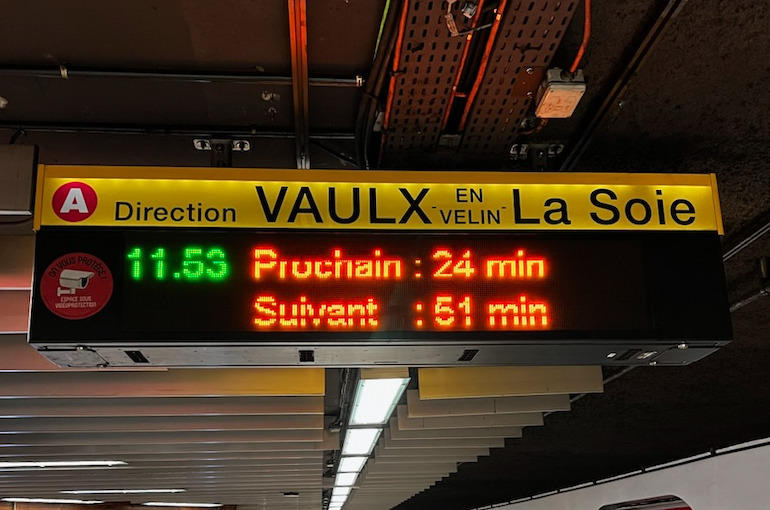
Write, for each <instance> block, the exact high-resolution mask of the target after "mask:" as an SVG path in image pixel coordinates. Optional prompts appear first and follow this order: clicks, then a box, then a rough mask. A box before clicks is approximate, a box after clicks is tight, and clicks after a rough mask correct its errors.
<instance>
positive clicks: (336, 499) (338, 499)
mask: <svg viewBox="0 0 770 510" xmlns="http://www.w3.org/2000/svg"><path fill="white" fill-rule="evenodd" d="M347 500H348V497H347V496H332V499H331V504H332V505H339V506H342V505H343V504H344V503H345V501H347Z"/></svg>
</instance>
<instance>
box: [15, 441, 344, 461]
mask: <svg viewBox="0 0 770 510" xmlns="http://www.w3.org/2000/svg"><path fill="white" fill-rule="evenodd" d="M338 448H339V439H337V438H336V437H331V436H329V437H327V438H325V439H324V441H323V442H280V443H177V444H138V445H127V444H118V445H101V446H99V447H98V448H97V447H96V446H95V445H69V446H49V445H28V446H4V447H2V450H0V458H2V457H4V456H11V455H14V454H19V453H21V454H24V455H26V456H38V457H43V458H46V457H48V456H57V455H68V456H72V455H80V454H81V453H82V454H87V453H89V452H90V453H102V454H104V455H113V456H114V455H123V454H127V455H130V454H134V453H138V452H140V453H145V454H148V455H152V454H153V453H154V454H156V455H157V454H164V455H165V454H169V453H171V454H174V453H191V452H197V453H218V452H230V453H236V452H284V451H285V452H308V451H310V452H312V451H323V450H335V449H338Z"/></svg>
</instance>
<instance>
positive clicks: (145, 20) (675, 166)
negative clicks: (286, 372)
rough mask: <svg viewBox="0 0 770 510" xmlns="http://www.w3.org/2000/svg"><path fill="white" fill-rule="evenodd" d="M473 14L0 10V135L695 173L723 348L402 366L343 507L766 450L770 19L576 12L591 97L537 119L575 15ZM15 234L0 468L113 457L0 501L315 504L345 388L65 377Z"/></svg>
mask: <svg viewBox="0 0 770 510" xmlns="http://www.w3.org/2000/svg"><path fill="white" fill-rule="evenodd" d="M475 4H476V7H477V9H476V12H475V13H474V12H470V11H468V12H467V15H466V14H463V9H465V8H466V4H465V3H463V2H447V1H439V0H433V1H431V0H404V1H397V0H389V1H385V0H377V1H372V0H366V1H364V0H323V1H312V2H307V1H306V0H287V2H280V1H267V0H253V1H244V0H223V1H221V2H217V3H216V4H215V5H212V4H211V2H203V1H199V0H187V1H181V2H155V1H152V0H140V1H133V2H109V3H105V2H98V1H92V0H88V1H80V2H73V1H62V2H56V3H51V2H45V1H42V0H30V1H27V2H11V1H0V12H3V16H2V18H3V19H2V21H0V24H2V26H3V30H0V97H2V98H3V100H1V101H0V137H5V138H4V139H3V138H0V140H1V141H2V142H3V143H6V142H8V143H10V144H17V145H36V146H37V147H38V148H39V161H40V162H41V163H50V164H54V163H59V164H120V165H158V166H162V165H169V166H185V165H186V166H209V165H211V164H215V165H216V164H222V165H227V164H231V165H232V166H235V167H250V168H257V167H261V168H312V169H316V168H318V169H321V168H349V169H350V168H356V169H361V170H362V171H364V170H365V169H369V168H377V167H379V168H385V169H425V170H441V169H459V170H468V171H473V170H504V171H524V170H539V169H552V170H555V169H562V170H565V171H569V170H583V171H628V172H650V171H660V172H683V173H687V172H715V173H716V174H717V177H718V180H719V184H720V191H721V196H722V209H723V215H724V220H725V229H726V232H727V236H726V237H725V239H724V246H725V261H726V274H727V279H728V283H729V286H730V297H731V301H732V303H733V311H734V313H733V319H734V330H735V340H734V342H733V343H732V344H731V345H729V346H728V347H726V348H724V349H722V350H721V351H720V352H718V353H716V354H714V355H713V356H711V357H709V358H706V359H705V360H702V361H700V362H698V363H696V364H694V365H692V366H688V367H682V368H666V369H662V368H656V369H653V368H640V369H635V370H633V371H628V370H623V371H618V370H617V369H612V370H610V369H607V368H605V369H604V370H603V372H602V376H603V377H601V376H600V379H602V378H603V380H604V383H603V385H601V386H603V392H602V393H599V392H598V390H599V389H602V388H598V389H597V388H596V386H595V384H594V386H593V389H592V390H591V391H588V390H590V389H591V388H588V389H587V388H586V387H585V386H584V385H580V384H577V385H574V386H565V387H563V388H562V389H561V390H560V391H557V392H550V393H551V394H548V395H544V393H549V392H547V391H545V390H544V389H542V388H540V389H537V388H534V389H533V388H530V389H529V390H528V391H529V392H520V393H517V394H511V395H509V396H506V397H497V398H492V397H488V398H473V399H445V400H428V399H420V393H419V392H420V389H421V388H420V381H419V377H418V376H417V373H416V371H414V370H413V372H415V373H414V375H415V377H414V378H413V382H412V385H411V386H410V389H409V390H408V391H407V393H406V396H405V398H404V399H403V401H402V402H401V405H400V406H399V407H398V408H397V411H396V414H395V416H394V417H393V418H392V420H391V422H390V423H389V426H388V429H387V432H386V434H385V435H384V437H383V438H382V439H381V440H380V443H379V444H378V446H377V448H376V451H375V457H374V462H372V463H371V464H370V465H369V466H368V467H367V469H366V472H365V473H364V475H362V480H361V481H360V483H359V488H358V489H356V491H354V494H353V496H352V497H351V500H350V502H349V503H348V506H349V507H350V508H356V509H359V508H361V509H363V508H367V509H368V508H382V509H386V508H399V509H400V510H410V509H412V508H442V509H447V510H453V509H457V510H466V509H470V508H476V507H481V506H484V505H490V504H496V503H501V502H505V501H510V500H514V499H518V498H525V497H530V496H534V495H537V494H541V493H545V492H549V491H554V490H558V489H561V488H565V487H570V486H574V485H577V484H581V483H590V482H593V481H595V480H598V479H602V478H606V477H611V476H615V475H618V474H622V473H625V472H629V471H633V470H636V469H641V468H645V467H649V466H653V465H656V464H660V463H664V462H668V461H671V460H674V459H677V458H682V457H687V456H690V455H694V454H699V453H703V452H706V451H708V450H709V449H712V448H716V447H722V446H727V445H730V444H735V443H739V442H744V441H749V440H754V439H759V438H763V437H767V436H768V435H769V434H770V418H768V417H767V416H766V413H762V412H761V409H764V408H766V407H767V406H768V405H770V387H768V385H767V384H766V373H767V371H768V370H770V347H768V345H767V342H766V341H765V340H766V338H767V337H768V335H770V310H768V302H767V300H765V299H763V296H764V295H766V294H767V289H768V288H770V287H769V286H768V282H767V275H763V274H762V273H761V272H760V271H759V270H758V269H757V261H758V260H759V259H761V258H762V257H763V256H765V255H767V254H768V250H769V249H770V240H768V237H767V236H765V235H764V234H765V233H766V232H767V231H768V225H770V206H768V204H770V172H768V171H767V162H768V161H770V149H768V147H770V124H769V123H768V116H767V113H766V112H767V111H770V93H768V92H767V91H766V90H765V89H766V87H765V86H764V84H765V83H767V81H768V80H770V68H767V66H766V65H763V64H762V62H763V59H764V60H766V58H767V57H768V56H770V31H768V30H767V20H768V10H767V7H766V6H764V5H760V4H757V3H755V2H748V1H740V2H730V3H724V2H717V1H707V2H701V3H692V2H690V3H687V2H685V1H680V0H670V1H663V0H646V1H643V2H635V1H630V0H629V1H621V2H601V3H599V2H597V3H594V5H593V6H592V10H591V40H590V45H589V46H588V49H587V51H586V54H585V57H584V59H583V63H582V64H581V68H582V69H583V71H584V74H585V77H586V82H587V91H586V94H585V96H584V97H583V99H582V100H581V102H580V104H579V105H578V108H577V110H576V111H575V114H574V115H573V116H572V117H571V118H568V119H554V120H550V121H549V122H548V123H545V122H543V121H541V120H538V119H537V118H536V117H535V116H534V107H535V102H536V98H537V89H538V87H539V85H540V83H541V82H542V80H543V78H544V76H545V75H546V71H547V70H548V69H549V68H552V67H559V68H562V69H568V68H569V67H570V65H571V64H572V62H573V61H574V58H575V55H576V53H577V52H578V48H579V46H580V43H581V41H582V40H583V34H584V31H585V21H586V20H585V15H584V5H585V4H584V3H583V2H576V1H571V0H563V1H561V2H556V1H552V0H538V1H532V2H528V1H512V0H498V1H494V0H483V1H481V0H479V1H478V2H476V3H475ZM447 13H449V14H450V17H451V19H452V22H453V23H454V29H456V31H457V35H453V27H452V24H451V23H450V24H448V23H447V17H446V14H447ZM738 28H739V29H738ZM194 140H205V141H206V142H207V143H208V144H209V145H208V146H207V147H208V148H209V149H214V151H208V150H199V149H202V148H206V146H205V145H201V144H200V143H197V144H196V142H194ZM238 141H242V142H248V147H249V150H244V148H245V147H246V146H245V145H244V146H238V145H236V144H235V143H234V142H238ZM231 144H232V145H231ZM218 146H221V147H222V152H223V154H216V148H217V147H218ZM234 148H235V149H234ZM212 154H213V156H212ZM2 171H3V169H0V172H2ZM287 171H288V170H287ZM0 181H2V179H0ZM3 191H4V192H5V193H6V194H7V193H8V190H3ZM11 193H12V194H13V193H14V190H11ZM2 196H4V195H3V193H0V197H2ZM30 233H31V232H30V227H29V225H27V224H16V225H10V224H0V236H1V238H0V241H1V242H0V260H1V261H2V265H0V309H2V313H0V331H1V332H2V333H9V334H3V335H0V371H2V373H0V438H2V441H0V462H3V461H10V460H18V459H28V460H31V459H34V460H45V459H48V458H51V457H56V458H60V459H65V458H70V459H71V458H75V457H77V458H92V459H95V458H97V457H98V458H102V457H105V456H111V457H113V456H114V457H119V459H118V460H125V461H127V462H128V463H129V464H128V465H127V466H115V467H112V468H105V469H102V470H100V471H91V470H89V471H84V470H68V471H63V470H52V471H45V472H37V471H24V470H15V471H9V470H0V497H6V496H11V495H27V496H30V495H43V494H45V495H55V494H57V493H59V491H61V490H69V489H77V488H102V489H104V488H113V489H120V488H130V487H134V488H141V487H144V486H147V485H148V484H152V485H153V486H154V487H156V488H162V487H167V488H175V487H171V486H172V485H174V486H182V485H183V486H184V488H186V489H187V490H188V491H189V492H188V493H186V499H187V501H191V498H193V496H194V497H195V498H196V499H203V500H207V501H215V502H219V503H224V504H228V505H237V506H239V507H245V508H246V509H247V510H257V509H259V510H262V509H269V508H287V509H320V508H323V507H324V503H325V502H324V495H328V489H329V488H330V487H331V485H332V484H333V478H332V477H331V475H332V474H333V471H334V466H335V462H336V461H337V458H338V457H337V455H338V454H337V453H336V452H337V451H338V449H339V447H340V444H339V434H338V433H337V432H335V430H338V428H337V426H336V425H335V423H336V422H337V421H338V420H339V419H340V417H341V416H342V415H344V413H346V412H347V409H348V407H349V405H350V402H349V398H350V395H349V386H348V385H349V379H350V372H349V371H345V370H338V369H327V370H321V371H320V375H319V376H318V377H320V380H321V382H319V380H318V379H316V380H315V385H311V384H308V385H307V386H304V387H303V386H302V385H300V384H295V389H294V391H292V392H286V391H283V392H278V393H276V392H273V393H270V391H271V386H270V380H271V378H270V377H269V376H267V375H266V374H267V372H264V371H263V370H265V369H247V368H237V369H223V368H214V369H211V370H173V371H149V372H141V371H105V370H101V371H89V372H68V371H60V370H58V369H57V367H54V366H53V365H50V364H49V363H48V362H46V361H45V360H43V359H42V358H40V357H39V356H37V354H36V353H34V351H32V350H31V349H29V348H28V347H27V346H26V345H25V344H24V339H23V334H24V332H25V331H26V327H27V326H26V314H27V305H28V303H29V293H30V291H31V288H32V282H31V263H32V250H33V243H32V242H31V241H32V237H31V236H30V235H29V234H30ZM560 379H562V377H561V376H559V375H556V376H554V377H553V379H552V380H560ZM319 385H320V386H319ZM567 410H569V412H566V411H567ZM557 411H559V412H557ZM86 486H90V487H86ZM33 493H34V494H33ZM171 496H173V495H166V498H167V499H171ZM651 496H654V495H651ZM105 499H108V500H109V501H112V502H116V503H120V504H122V503H126V504H127V502H128V501H129V500H130V501H131V502H133V503H139V502H141V501H144V500H146V499H139V498H138V497H136V496H134V495H131V496H130V497H129V496H127V495H114V496H110V497H109V498H105ZM155 499H157V498H155Z"/></svg>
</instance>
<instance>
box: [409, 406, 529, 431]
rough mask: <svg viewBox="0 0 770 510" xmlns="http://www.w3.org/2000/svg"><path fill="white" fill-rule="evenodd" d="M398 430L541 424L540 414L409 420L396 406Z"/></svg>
mask: <svg viewBox="0 0 770 510" xmlns="http://www.w3.org/2000/svg"><path fill="white" fill-rule="evenodd" d="M397 414H398V428H399V429H400V430H421V429H461V428H474V427H480V428H488V427H527V426H537V425H542V424H543V415H542V413H516V414H485V415H481V416H447V417H439V418H409V417H408V416H407V413H406V406H398V408H397Z"/></svg>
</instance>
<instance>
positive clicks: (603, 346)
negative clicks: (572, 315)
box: [0, 341, 698, 398]
mask: <svg viewBox="0 0 770 510" xmlns="http://www.w3.org/2000/svg"><path fill="white" fill-rule="evenodd" d="M691 344H692V342H691ZM35 346H36V347H38V348H40V347H43V346H44V344H36V345H35ZM629 346H633V347H634V348H639V349H649V350H656V351H658V352H661V351H663V350H665V349H667V348H671V347H676V345H675V344H673V343H672V342H670V341H667V342H661V343H657V344H656V343H654V342H649V341H647V342H645V343H644V344H639V343H637V342H634V343H633V344H630V343H629V342H627V341H618V342H612V341H596V343H575V342H572V343H570V342H565V343H555V342H552V343H549V344H518V345H500V344H484V343H483V342H475V343H472V344H470V343H465V344H432V345H414V344H407V345H399V344H390V345H371V344H360V345H354V344H345V345H344V347H345V348H344V349H343V348H341V347H342V346H341V345H339V344H338V345H311V344H307V345H303V346H302V347H301V349H312V350H313V351H314V353H315V361H314V362H313V363H312V364H310V363H303V362H300V361H299V356H298V351H299V349H300V348H299V347H296V346H293V347H290V346H276V345H259V346H258V347H259V348H255V347H257V346H256V345H248V346H231V345H209V346H205V347H204V346H191V345H184V344H180V345H175V346H174V345H166V346H156V345H154V346H135V345H133V346H132V345H130V344H129V343H128V342H126V345H121V346H117V347H116V346H104V345H101V346H100V345H93V346H90V347H93V349H95V351H96V353H98V354H99V355H100V357H99V359H100V360H101V359H103V361H106V362H107V363H109V364H110V365H111V366H113V367H137V366H138V365H137V364H135V363H134V362H133V361H132V360H131V359H130V358H129V357H128V356H127V355H126V353H125V351H126V350H139V351H141V352H142V353H143V354H144V355H145V356H146V357H147V358H148V359H151V360H153V361H152V364H151V365H150V367H152V366H159V367H177V368H178V367H202V366H218V367H246V366H281V367H291V366H316V367H327V368H330V367H372V366H382V365H402V366H422V367H446V366H453V365H454V366H459V365H462V366H494V365H498V366H499V365H522V366H523V365H534V366H543V365H601V364H603V363H606V361H607V353H608V352H611V351H616V352H617V351H625V350H626V349H628V348H629ZM691 346H692V347H694V345H691ZM50 347H53V348H56V349H66V350H48V351H46V350H43V351H40V353H41V354H43V355H44V356H45V357H47V358H48V359H50V360H51V361H53V362H54V363H57V364H60V365H61V366H68V365H72V366H81V367H87V366H92V367H93V366H96V365H97V362H96V361H95V360H93V359H92V358H91V357H89V358H87V359H85V360H83V362H82V363H80V362H77V357H78V356H80V355H88V354H89V353H91V352H92V351H90V350H84V351H76V350H75V347H76V346H75V345H67V346H63V345H51V346H50ZM465 349H479V353H478V354H477V355H476V357H475V358H473V361H472V362H470V363H468V362H458V361H457V360H458V358H460V356H461V355H462V353H463V351H464V350H465ZM696 354H698V353H696V352H693V356H695V355H696ZM627 363H628V364H635V365H641V364H643V363H642V362H640V361H638V360H635V359H633V360H629V361H628V362H627ZM142 367H143V368H148V365H147V364H143V365H142ZM1 393H2V388H0V398H1ZM39 396H42V395H39ZM137 396H139V395H137ZM158 396H161V395H158Z"/></svg>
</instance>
